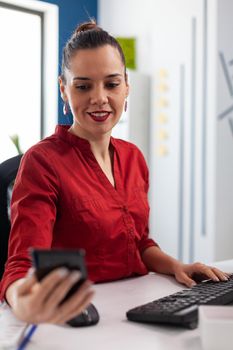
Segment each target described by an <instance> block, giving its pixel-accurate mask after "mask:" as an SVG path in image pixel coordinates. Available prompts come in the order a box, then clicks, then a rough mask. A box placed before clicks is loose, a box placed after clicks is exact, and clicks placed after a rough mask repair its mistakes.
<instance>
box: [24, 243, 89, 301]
mask: <svg viewBox="0 0 233 350" xmlns="http://www.w3.org/2000/svg"><path fill="white" fill-rule="evenodd" d="M29 252H30V255H31V258H32V264H33V266H34V267H35V269H36V277H37V279H38V281H41V280H42V279H43V278H44V277H45V276H46V275H47V274H48V273H49V272H51V271H52V270H54V269H56V268H59V267H65V268H67V269H68V270H70V271H73V270H78V271H80V273H81V278H80V280H79V281H78V282H77V283H75V284H74V285H73V286H72V287H71V289H70V290H69V292H68V293H67V295H66V296H65V298H64V299H63V300H62V302H61V304H62V303H63V302H64V301H65V300H67V299H68V298H69V297H70V296H71V295H73V294H74V293H75V292H76V291H77V290H78V288H79V287H80V286H81V285H82V283H83V282H84V281H85V280H86V279H87V269H86V264H85V251H84V250H82V249H78V250H67V249H34V248H30V250H29Z"/></svg>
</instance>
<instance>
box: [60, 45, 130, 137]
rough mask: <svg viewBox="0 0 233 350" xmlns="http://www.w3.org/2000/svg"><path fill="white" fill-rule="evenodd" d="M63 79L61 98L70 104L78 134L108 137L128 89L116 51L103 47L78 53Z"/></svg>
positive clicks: (112, 48) (106, 46)
mask: <svg viewBox="0 0 233 350" xmlns="http://www.w3.org/2000/svg"><path fill="white" fill-rule="evenodd" d="M65 77H66V84H65V85H64V84H63V83H62V81H61V79H60V90H61V95H62V98H63V100H64V101H66V102H68V103H69V106H70V109H71V111H72V114H73V117H74V124H73V128H74V131H75V132H76V133H77V135H79V136H81V137H84V138H95V137H99V136H101V135H104V134H108V135H109V134H110V133H111V130H112V128H113V127H114V125H115V124H116V123H117V122H118V120H119V119H120V116H121V113H122V110H123V107H124V103H125V99H126V97H127V96H128V89H129V87H128V83H127V82H126V81H125V68H124V65H123V63H122V61H121V57H120V54H119V52H118V50H117V49H116V48H114V47H112V46H110V45H105V46H102V47H99V48H96V49H82V50H79V51H77V53H76V54H75V56H73V57H72V59H71V61H70V69H69V70H66V72H65Z"/></svg>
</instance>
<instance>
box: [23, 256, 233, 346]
mask: <svg viewBox="0 0 233 350" xmlns="http://www.w3.org/2000/svg"><path fill="white" fill-rule="evenodd" d="M214 265H216V266H218V267H220V268H221V269H223V270H224V271H226V272H233V260H228V261H225V262H221V263H217V264H214ZM183 288H184V287H183V286H181V285H179V284H178V283H177V282H176V281H175V280H174V278H173V277H169V276H165V275H158V274H149V275H147V276H143V277H137V278H131V279H127V280H122V281H118V282H112V283H105V284H99V285H95V290H96V295H95V299H94V301H93V303H94V304H95V306H96V307H97V309H98V311H99V314H100V322H99V323H98V324H97V325H96V326H92V327H87V328H66V327H60V326H53V325H40V326H39V327H38V329H37V331H36V333H35V334H34V336H33V338H32V340H31V342H30V344H29V345H28V347H27V349H28V350H39V349H43V350H52V349H54V350H77V349H80V350H93V349H98V350H99V349H101V350H139V349H140V350H144V349H150V350H152V349H156V350H159V349H162V350H171V349H176V350H182V349H189V350H200V349H201V343H200V336H199V330H198V329H195V330H186V329H182V328H181V329H179V328H173V327H170V326H159V325H151V324H142V323H134V322H130V321H127V319H126V316H125V312H126V311H127V310H129V309H130V308H133V307H135V306H138V305H140V304H143V303H146V302H149V301H152V300H154V299H157V298H160V297H163V296H165V295H168V294H171V293H173V292H177V291H179V290H181V289H183Z"/></svg>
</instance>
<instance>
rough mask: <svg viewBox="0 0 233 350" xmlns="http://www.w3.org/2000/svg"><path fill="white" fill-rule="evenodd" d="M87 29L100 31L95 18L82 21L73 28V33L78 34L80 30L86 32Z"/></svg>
mask: <svg viewBox="0 0 233 350" xmlns="http://www.w3.org/2000/svg"><path fill="white" fill-rule="evenodd" d="M87 30H97V31H101V30H102V29H101V28H100V27H99V26H97V24H96V21H95V20H91V21H90V22H84V23H82V24H80V25H79V26H78V27H77V28H76V29H75V34H78V33H80V32H86V31H87Z"/></svg>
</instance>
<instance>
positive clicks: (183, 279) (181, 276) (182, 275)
mask: <svg viewBox="0 0 233 350" xmlns="http://www.w3.org/2000/svg"><path fill="white" fill-rule="evenodd" d="M176 279H177V281H178V282H180V283H183V284H185V285H186V286H187V287H189V288H191V287H193V286H195V284H196V282H195V281H194V280H193V279H192V278H190V277H189V276H188V275H187V273H186V272H184V271H181V272H179V273H178V274H177V276H176Z"/></svg>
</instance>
